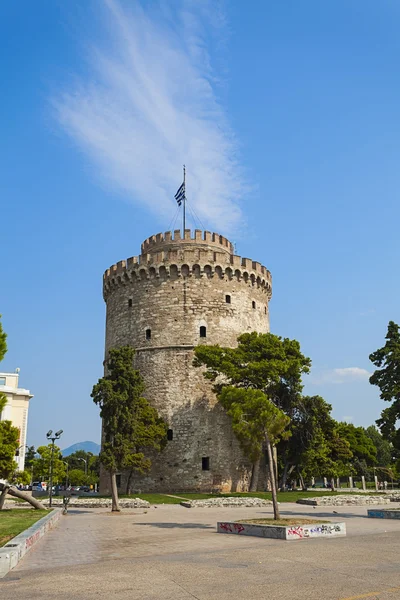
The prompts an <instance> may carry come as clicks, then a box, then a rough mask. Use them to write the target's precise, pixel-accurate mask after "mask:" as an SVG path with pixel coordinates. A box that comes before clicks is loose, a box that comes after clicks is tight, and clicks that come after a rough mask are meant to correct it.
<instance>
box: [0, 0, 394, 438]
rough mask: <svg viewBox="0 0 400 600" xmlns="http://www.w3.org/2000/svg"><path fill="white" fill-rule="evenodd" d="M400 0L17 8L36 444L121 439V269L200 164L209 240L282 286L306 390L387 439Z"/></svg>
mask: <svg viewBox="0 0 400 600" xmlns="http://www.w3.org/2000/svg"><path fill="white" fill-rule="evenodd" d="M399 19H400V7H399V5H398V3H397V2H395V1H394V0H381V2H379V3H377V2H376V1H373V0H370V1H368V0H367V1H365V0H363V1H361V0H354V1H353V2H348V0H336V2H331V3H325V2H321V1H320V0H305V1H304V2H298V1H297V0H292V1H289V0H281V1H280V2H272V1H270V0H267V1H264V2H261V1H260V2H257V1H254V2H252V3H250V4H244V3H243V2H240V1H239V0H231V1H226V2H224V3H221V4H219V3H218V2H211V0H210V1H208V0H204V1H202V2H200V1H199V2H196V1H190V2H189V1H185V0H171V1H170V2H168V1H163V2H162V3H157V2H154V1H150V0H148V1H144V0H143V2H142V3H141V4H139V3H131V2H123V1H121V2H120V3H118V2H116V1H112V0H108V1H104V2H103V0H98V1H96V2H94V1H88V2H85V3H82V2H78V1H77V0H69V2H62V1H61V0H59V1H54V0H42V1H41V2H40V3H39V4H37V3H32V2H29V1H28V0H25V1H24V0H21V1H20V2H18V3H2V5H1V7H0V29H1V37H0V39H1V44H2V52H0V68H1V73H2V84H3V86H2V89H3V93H2V94H1V97H0V114H1V117H2V121H1V123H2V127H1V130H2V135H1V144H0V154H1V156H0V158H1V165H2V176H1V178H0V197H1V215H2V223H3V227H2V244H1V248H2V251H1V257H2V260H1V265H2V275H1V281H2V284H3V285H2V294H1V304H0V313H2V314H3V326H4V328H5V330H6V331H7V333H8V336H9V337H8V345H9V352H8V354H7V356H6V358H5V360H4V361H3V363H2V364H1V370H10V371H13V370H14V369H15V368H16V367H20V368H21V375H20V384H21V385H22V386H24V387H28V388H29V389H31V391H32V392H33V393H34V395H35V397H34V399H33V400H32V403H31V412H30V418H29V434H28V438H29V439H28V441H29V443H33V444H35V445H39V444H41V443H43V441H44V438H45V433H46V431H47V430H48V429H53V430H54V429H59V428H62V429H64V432H65V433H64V436H63V443H62V444H61V445H62V446H67V445H69V444H71V443H74V442H78V441H82V440H86V439H91V440H94V441H99V437H100V422H99V419H98V414H97V408H96V407H95V406H94V405H92V401H91V399H90V391H91V388H92V385H93V383H95V382H96V381H97V379H98V377H100V376H101V374H102V360H103V345H104V317H105V308H104V303H103V300H102V294H101V281H102V273H103V272H104V270H105V269H106V268H107V267H108V266H110V265H111V264H113V263H114V262H116V261H118V260H120V259H122V258H126V257H128V256H132V255H134V254H137V253H138V252H139V248H140V243H141V241H142V240H143V239H145V238H146V237H148V236H149V235H151V234H153V233H157V232H159V231H164V230H167V229H168V227H169V226H170V224H171V221H173V217H174V213H175V206H174V202H173V194H174V192H175V191H176V188H177V187H178V186H179V184H180V182H181V168H182V163H184V162H185V163H186V164H187V169H188V192H189V198H190V201H191V202H192V204H193V206H194V208H195V210H196V212H197V213H198V214H199V215H200V218H201V221H202V222H203V223H204V224H205V226H206V227H207V228H208V229H210V230H212V231H217V232H220V233H223V234H226V235H228V236H229V237H230V239H232V240H233V241H235V242H236V244H237V252H238V254H240V255H242V256H246V257H250V258H252V259H254V260H258V261H261V262H262V263H263V264H265V265H266V266H267V267H268V268H269V269H270V270H271V272H272V275H273V298H272V301H271V305H270V310H271V330H272V331H273V332H274V333H277V334H280V335H282V336H288V337H292V338H296V339H298V340H299V341H300V343H301V345H302V349H303V351H304V352H305V353H306V354H307V355H308V356H310V357H311V358H312V361H313V369H312V374H311V375H310V376H308V377H307V378H306V387H305V391H306V392H307V393H310V394H317V393H318V394H321V395H322V396H323V397H324V398H325V399H326V400H327V401H329V402H331V403H332V404H333V406H334V413H333V414H334V416H335V418H337V419H343V418H346V419H351V420H352V421H353V422H354V423H355V424H361V425H368V424H370V423H372V422H373V421H374V420H375V419H376V418H377V417H378V416H379V414H380V411H381V409H382V408H383V402H382V401H381V400H380V399H379V395H378V390H377V389H375V388H373V387H371V386H370V385H369V383H368V371H371V370H372V369H371V367H372V365H371V364H370V363H369V360H368V355H369V353H370V352H372V351H373V350H375V349H376V348H377V347H379V346H380V345H382V343H383V340H384V336H385V333H386V327H387V323H388V321H389V320H390V319H393V320H395V321H397V322H398V321H399V318H400V315H399V303H398V296H399V292H400V290H399V287H400V284H399V279H398V277H397V272H398V268H397V265H398V263H399V258H400V257H399V242H398V222H399V217H400V208H399V206H400V205H399V201H398V195H399V193H398V189H399V173H400V171H399V168H398V163H399V159H400V141H399V140H400V136H399V128H400V121H399V118H398V112H399V106H400V82H399V67H398V65H399V62H400V61H399V59H400V37H399V35H398V27H399Z"/></svg>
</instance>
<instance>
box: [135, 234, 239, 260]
mask: <svg viewBox="0 0 400 600" xmlns="http://www.w3.org/2000/svg"><path fill="white" fill-rule="evenodd" d="M187 245H194V246H204V247H216V249H218V250H219V251H221V250H223V251H224V252H228V253H229V254H233V253H234V247H233V244H232V242H230V241H229V240H228V239H227V238H226V237H224V236H223V235H220V234H219V233H211V232H210V231H204V232H203V231H201V229H195V230H194V231H193V232H192V231H191V230H190V229H185V235H184V236H183V237H182V232H181V230H180V229H175V230H174V231H166V232H165V233H157V234H156V235H151V236H150V237H148V238H147V239H146V240H144V242H143V243H142V246H141V251H142V254H147V253H153V252H156V251H157V250H158V249H161V247H162V248H164V249H167V248H172V247H174V246H179V247H183V246H187Z"/></svg>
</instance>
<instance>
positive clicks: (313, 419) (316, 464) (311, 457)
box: [278, 396, 335, 488]
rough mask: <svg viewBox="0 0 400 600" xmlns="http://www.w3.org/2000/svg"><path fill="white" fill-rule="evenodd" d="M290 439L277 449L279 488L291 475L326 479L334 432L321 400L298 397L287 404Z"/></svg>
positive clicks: (328, 410) (313, 397) (311, 397)
mask: <svg viewBox="0 0 400 600" xmlns="http://www.w3.org/2000/svg"><path fill="white" fill-rule="evenodd" d="M290 409H291V423H290V426H289V430H290V432H291V435H290V436H289V437H288V438H287V439H286V440H282V441H281V442H280V443H279V445H278V454H279V456H280V457H281V464H282V478H281V486H282V487H283V488H284V487H285V486H286V481H287V478H288V477H290V475H291V474H292V473H293V472H295V473H297V474H298V475H299V476H300V480H301V482H302V486H303V487H304V479H309V478H311V477H312V476H316V475H320V473H321V471H322V473H323V474H324V475H327V471H325V469H326V465H327V461H329V460H330V458H329V457H330V445H329V438H330V437H331V435H332V432H333V429H334V424H335V422H334V420H333V419H332V417H331V411H332V407H331V405H330V404H328V403H327V402H325V400H324V399H323V398H321V396H298V397H297V399H296V401H295V402H293V403H292V404H291V407H290Z"/></svg>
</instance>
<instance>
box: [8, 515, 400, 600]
mask: <svg viewBox="0 0 400 600" xmlns="http://www.w3.org/2000/svg"><path fill="white" fill-rule="evenodd" d="M396 506H398V505H396ZM335 510H337V511H338V513H339V514H333V508H332V509H331V508H322V507H317V508H316V509H312V507H307V506H301V505H296V504H282V505H281V511H282V516H292V515H294V514H297V515H299V516H305V515H310V516H311V517H313V518H318V517H320V518H326V517H329V518H330V519H331V520H333V521H335V520H336V521H345V522H346V524H347V532H348V535H347V537H346V538H333V539H317V540H312V539H311V540H299V541H294V542H284V541H281V540H267V539H260V538H252V537H239V536H234V535H222V534H217V533H216V532H215V525H216V522H217V520H236V519H241V518H244V517H248V518H257V517H258V518H260V517H265V516H270V515H271V510H270V509H269V508H224V509H223V508H212V509H210V508H208V509H204V508H201V509H197V508H192V509H186V508H183V507H181V506H179V505H160V506H158V507H157V508H154V507H151V508H149V509H148V510H147V511H144V510H125V511H123V512H122V513H121V514H112V513H110V512H108V511H105V510H75V511H70V514H69V515H68V516H66V517H63V518H62V519H61V521H60V524H59V525H58V526H57V527H56V528H55V529H54V530H52V531H51V532H49V533H48V534H47V535H46V536H45V537H44V538H43V539H42V540H41V541H40V542H39V543H38V544H37V545H36V546H35V548H34V549H33V550H32V551H31V552H30V553H29V554H28V555H26V557H25V558H24V559H23V560H22V561H21V562H20V564H19V565H18V567H17V568H15V569H14V570H13V571H11V572H10V573H9V575H8V576H7V577H6V578H5V579H3V580H2V582H1V583H0V586H1V588H2V595H3V597H6V598H10V599H11V598H14V599H20V598H29V600H39V599H40V600H42V599H43V598H44V597H48V598H51V599H52V600H94V599H96V600H102V599H107V600H109V599H110V600H128V599H129V600H193V598H195V599H197V600H214V599H218V600H225V599H228V598H229V599H230V600H232V599H234V600H244V599H246V600H248V599H249V600H261V599H262V600H264V599H268V600H289V599H290V600H293V599H296V598H300V599H301V600H361V599H363V598H368V599H372V600H374V599H376V600H398V599H399V598H400V520H399V521H388V520H385V521H384V520H380V519H367V518H366V517H365V515H366V508H365V507H349V508H343V509H341V508H336V509H335Z"/></svg>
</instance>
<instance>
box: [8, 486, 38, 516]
mask: <svg viewBox="0 0 400 600" xmlns="http://www.w3.org/2000/svg"><path fill="white" fill-rule="evenodd" d="M7 488H8V486H7V484H5V483H0V492H2V496H3V492H4V490H7V491H6V494H9V495H10V496H15V498H21V500H25V502H29V504H31V505H32V506H33V508H36V509H37V510H46V507H45V506H43V504H42V503H41V502H39V500H37V499H36V498H34V497H33V496H30V495H29V494H24V492H21V491H20V490H17V488H14V487H10V488H8V489H7ZM6 494H4V499H5V497H6ZM1 508H2V507H1Z"/></svg>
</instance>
